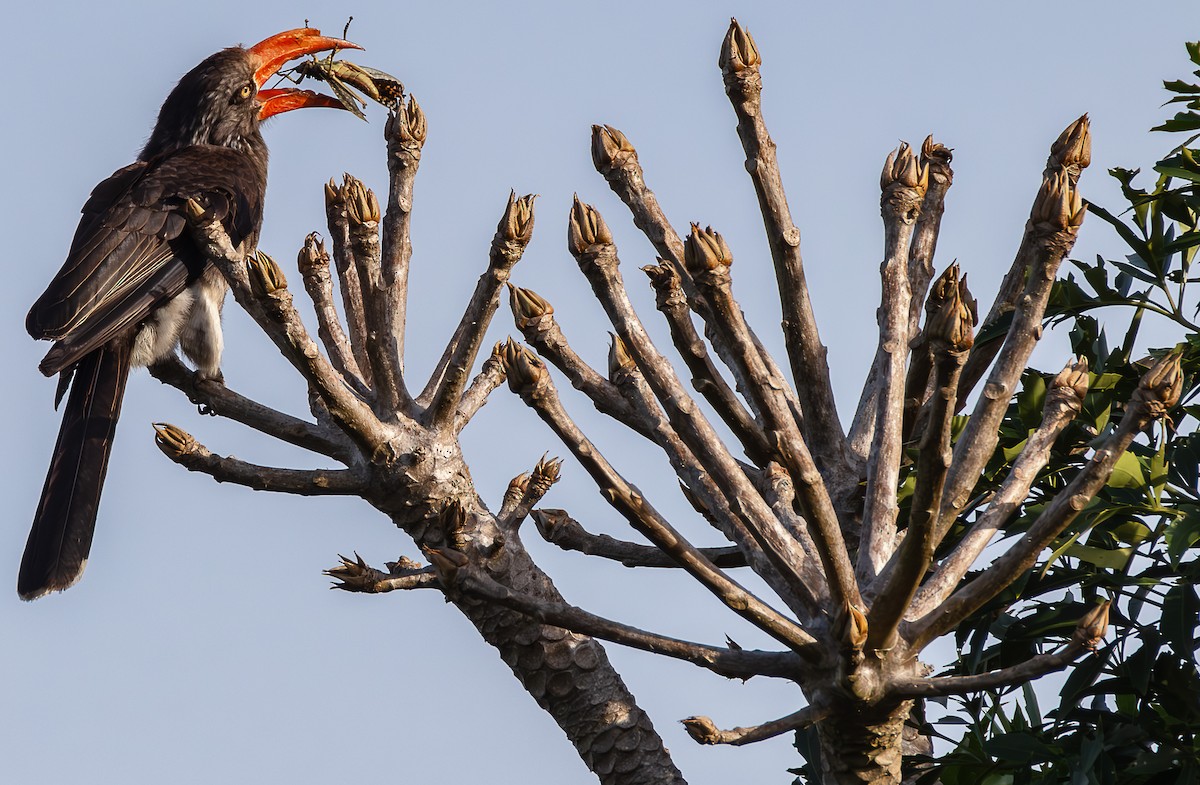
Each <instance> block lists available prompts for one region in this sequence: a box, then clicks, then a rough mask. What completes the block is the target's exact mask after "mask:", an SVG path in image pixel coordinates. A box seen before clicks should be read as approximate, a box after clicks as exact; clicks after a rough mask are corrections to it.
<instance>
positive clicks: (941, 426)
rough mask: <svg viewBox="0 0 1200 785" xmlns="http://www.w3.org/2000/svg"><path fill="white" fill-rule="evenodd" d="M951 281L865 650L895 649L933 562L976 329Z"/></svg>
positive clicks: (931, 330) (937, 318)
mask: <svg viewBox="0 0 1200 785" xmlns="http://www.w3.org/2000/svg"><path fill="white" fill-rule="evenodd" d="M951 269H953V266H952V268H951ZM948 283H949V284H950V285H951V286H952V289H951V292H950V296H949V297H947V298H946V300H945V302H944V303H943V304H942V307H941V308H940V309H939V310H938V311H937V312H936V313H935V314H934V315H933V318H932V319H931V320H930V322H929V324H928V325H927V330H926V332H927V335H928V337H929V339H930V341H931V345H932V350H933V356H934V369H935V370H934V392H933V399H932V402H933V405H932V408H931V411H930V416H929V427H928V428H926V430H925V433H924V435H923V436H922V438H921V444H920V452H919V453H918V455H917V482H916V487H915V489H914V490H913V497H912V507H911V512H910V513H909V521H908V529H907V530H906V532H905V537H904V542H903V544H901V546H900V548H899V549H898V550H897V551H896V553H895V555H894V557H893V558H892V560H891V561H890V562H889V565H890V566H891V567H892V569H891V575H890V577H888V578H887V579H886V583H885V584H884V588H883V590H882V591H880V592H879V594H878V597H876V598H874V599H873V601H872V603H871V610H870V612H869V613H868V615H867V625H868V630H869V633H868V637H867V643H866V646H867V648H868V649H871V650H888V649H891V648H892V647H893V646H894V645H895V643H896V640H895V639H896V630H897V629H898V628H899V625H900V621H901V620H902V619H903V618H904V613H905V609H906V608H907V607H908V604H909V602H910V601H911V600H912V598H913V595H914V594H915V593H916V591H917V587H918V586H920V584H921V580H922V579H923V578H924V577H925V572H926V570H928V569H929V564H930V562H932V561H933V550H934V544H935V542H936V539H935V538H936V536H937V534H938V529H939V527H938V510H939V509H940V508H941V500H942V488H943V486H944V484H945V480H946V470H947V469H948V468H949V466H950V457H951V452H950V433H951V430H952V425H953V420H954V396H955V394H956V392H957V390H958V376H959V374H960V373H961V372H962V365H963V361H964V360H966V354H967V351H968V350H969V349H970V348H971V341H972V335H971V330H972V328H973V327H974V326H975V316H974V311H973V309H972V308H970V307H969V306H968V304H967V303H970V302H973V301H972V300H971V296H970V294H969V293H968V292H967V291H966V287H965V286H964V285H962V283H961V282H960V281H959V280H958V277H957V275H952V277H951V280H950V281H949V282H948ZM885 572H886V570H885ZM881 579H882V576H881Z"/></svg>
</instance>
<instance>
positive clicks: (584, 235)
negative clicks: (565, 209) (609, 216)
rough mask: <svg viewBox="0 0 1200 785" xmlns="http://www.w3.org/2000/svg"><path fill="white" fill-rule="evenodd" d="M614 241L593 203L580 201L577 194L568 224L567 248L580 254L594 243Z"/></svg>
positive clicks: (604, 243)
mask: <svg viewBox="0 0 1200 785" xmlns="http://www.w3.org/2000/svg"><path fill="white" fill-rule="evenodd" d="M612 241H613V238H612V233H611V232H609V231H608V225H607V224H605V223H604V219H603V218H601V217H600V213H599V212H598V211H597V210H596V208H594V207H592V206H591V205H588V204H584V203H583V202H581V201H579V195H578V194H576V195H575V201H574V203H573V204H572V205H571V217H570V220H569V223H568V225H567V248H568V249H569V250H570V251H571V253H572V254H573V255H575V256H578V255H580V254H582V253H583V252H585V251H587V250H588V249H589V248H591V247H592V246H593V245H611V244H612Z"/></svg>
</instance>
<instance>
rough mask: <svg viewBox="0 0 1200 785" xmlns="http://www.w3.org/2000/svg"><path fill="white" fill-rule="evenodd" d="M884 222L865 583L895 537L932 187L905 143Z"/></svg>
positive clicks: (895, 160)
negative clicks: (913, 269) (913, 277)
mask: <svg viewBox="0 0 1200 785" xmlns="http://www.w3.org/2000/svg"><path fill="white" fill-rule="evenodd" d="M880 184H881V186H882V189H883V194H882V197H881V201H880V206H881V212H882V214H883V226H884V261H883V264H882V265H881V267H880V275H881V277H882V279H883V286H882V294H881V301H880V307H879V348H878V349H877V350H876V353H875V360H874V364H873V365H874V369H875V384H876V387H877V389H878V394H877V396H876V402H875V407H874V410H873V411H870V410H868V411H867V416H873V418H874V421H875V426H874V428H873V429H872V432H873V436H872V439H871V451H870V454H869V457H868V460H867V488H866V502H865V505H864V508H863V522H862V530H861V532H860V536H859V547H858V552H859V557H858V580H859V583H861V584H862V585H864V586H866V585H867V584H869V583H870V582H871V581H872V580H873V579H874V578H875V577H876V576H877V575H878V574H879V571H880V570H881V569H883V566H884V564H886V563H887V560H888V558H889V557H890V556H891V555H892V553H893V550H894V548H895V540H896V514H897V512H898V511H899V506H898V504H897V502H896V491H897V488H896V482H897V477H898V476H899V472H900V458H901V454H902V452H903V444H902V442H901V438H902V435H901V426H902V424H903V413H904V381H905V366H906V362H907V360H908V349H909V347H908V339H909V334H908V324H909V303H910V300H911V290H910V289H909V283H908V245H909V239H910V238H911V237H912V231H913V225H914V223H915V221H916V219H917V217H918V216H919V215H920V209H921V202H922V201H923V200H924V198H925V194H926V191H927V188H928V185H929V170H928V169H927V168H925V167H923V166H921V165H920V164H919V163H918V161H917V157H916V156H915V155H913V154H912V151H911V150H910V148H909V146H908V145H907V144H901V145H900V148H899V150H896V151H893V152H892V153H891V154H890V155H889V156H888V159H887V162H886V163H885V164H884V167H883V174H882V176H881V178H880Z"/></svg>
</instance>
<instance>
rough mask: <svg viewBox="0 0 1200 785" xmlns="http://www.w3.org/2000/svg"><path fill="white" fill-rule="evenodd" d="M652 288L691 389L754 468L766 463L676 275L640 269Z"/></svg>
mask: <svg viewBox="0 0 1200 785" xmlns="http://www.w3.org/2000/svg"><path fill="white" fill-rule="evenodd" d="M642 272H644V273H646V275H647V276H649V278H650V283H651V285H652V286H653V287H654V292H655V302H656V304H657V306H658V310H659V311H660V312H661V313H662V315H663V316H664V317H665V318H666V320H667V326H668V328H669V329H670V331H671V342H672V343H674V344H675V348H676V350H678V351H679V354H680V356H681V357H682V358H683V362H684V364H685V365H686V366H687V368H688V370H689V371H691V373H692V387H693V388H694V389H695V390H696V391H697V392H699V393H700V394H701V395H703V396H704V399H705V400H707V401H708V403H709V405H710V406H712V407H713V410H714V411H716V413H717V416H719V417H720V418H721V420H722V421H724V423H725V424H726V425H727V426H728V427H729V429H730V430H731V431H733V435H734V436H735V437H737V440H738V441H739V442H741V443H742V448H743V449H744V450H745V451H746V455H747V456H748V457H749V458H750V460H751V461H753V462H754V463H755V465H757V466H764V465H766V463H767V462H768V461H769V460H770V455H771V447H770V445H769V444H768V443H767V438H766V436H765V435H764V434H763V432H762V429H761V428H760V427H759V425H758V423H757V422H755V420H754V416H753V415H752V414H751V413H750V412H748V411H747V410H746V407H745V406H743V405H742V402H741V401H740V400H738V397H737V395H736V394H735V393H734V391H733V390H732V389H730V387H729V384H728V383H727V382H726V381H725V378H724V377H723V376H722V375H721V372H720V371H719V370H718V369H717V367H716V364H715V363H713V361H712V358H711V357H709V355H708V349H707V348H706V347H705V345H704V341H703V340H701V338H700V336H699V334H697V333H696V327H695V325H693V324H692V318H691V310H690V309H689V308H688V304H687V296H686V295H685V294H684V292H683V285H682V284H681V283H680V278H679V272H678V271H677V270H676V269H675V268H674V267H673V266H671V264H669V263H668V262H666V261H662V260H660V262H659V264H657V265H647V266H646V267H643V268H642Z"/></svg>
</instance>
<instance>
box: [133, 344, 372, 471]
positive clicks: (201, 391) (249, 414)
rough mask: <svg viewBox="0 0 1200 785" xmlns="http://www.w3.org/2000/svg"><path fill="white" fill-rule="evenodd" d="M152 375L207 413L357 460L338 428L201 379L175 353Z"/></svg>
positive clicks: (332, 455)
mask: <svg viewBox="0 0 1200 785" xmlns="http://www.w3.org/2000/svg"><path fill="white" fill-rule="evenodd" d="M149 371H150V375H151V376H153V377H154V378H155V379H158V380H159V381H160V382H162V383H163V384H168V385H170V386H172V387H174V388H175V389H177V390H179V391H180V392H182V393H183V394H184V395H186V396H187V397H188V400H189V401H191V402H192V403H194V404H196V405H197V406H200V407H201V408H202V410H203V411H204V413H206V414H215V415H218V416H220V417H227V418H229V419H231V420H234V421H235V422H240V423H242V424H243V425H247V426H249V427H251V428H253V429H254V430H256V431H258V432H259V433H265V434H266V435H268V436H272V437H274V438H276V439H279V440H280V441H283V442H287V443H288V444H294V445H296V446H297V447H301V448H303V449H305V450H311V451H312V452H316V453H320V454H321V455H327V456H329V457H330V458H334V459H336V460H338V461H341V462H342V463H344V464H346V465H350V464H351V463H354V462H355V460H356V456H357V451H356V450H355V448H354V445H353V444H352V443H351V442H350V441H349V440H348V439H346V437H345V436H344V435H343V434H342V433H341V432H340V431H337V430H334V429H332V428H326V427H323V426H321V425H317V424H315V423H310V422H306V421H304V420H301V419H298V418H296V417H293V416H292V415H290V414H284V413H283V412H280V411H277V410H275V409H272V408H271V407H270V406H266V405H264V404H261V403H259V402H257V401H252V400H250V399H249V398H247V397H245V396H243V395H239V394H238V393H236V392H234V391H233V390H231V389H229V388H228V387H226V386H225V385H224V384H221V383H217V382H213V381H212V380H209V379H204V378H201V376H200V375H199V374H197V373H196V372H195V371H192V370H190V369H189V368H187V367H186V366H184V364H183V363H182V362H180V360H179V358H178V357H176V356H174V355H172V356H171V357H169V358H167V359H166V360H162V361H160V362H157V363H155V364H154V365H151V366H150V368H149Z"/></svg>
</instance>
